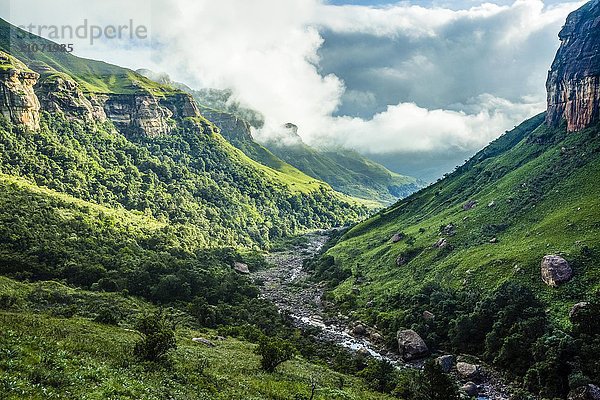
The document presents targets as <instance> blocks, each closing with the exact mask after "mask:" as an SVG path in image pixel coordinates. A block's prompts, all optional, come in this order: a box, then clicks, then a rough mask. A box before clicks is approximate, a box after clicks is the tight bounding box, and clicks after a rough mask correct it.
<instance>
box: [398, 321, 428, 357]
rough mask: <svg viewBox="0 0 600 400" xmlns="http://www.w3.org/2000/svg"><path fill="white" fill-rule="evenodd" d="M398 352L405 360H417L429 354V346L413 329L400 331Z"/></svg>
mask: <svg viewBox="0 0 600 400" xmlns="http://www.w3.org/2000/svg"><path fill="white" fill-rule="evenodd" d="M396 338H397V339H398V352H399V353H400V357H402V358H403V359H404V360H405V361H410V360H415V359H418V358H422V357H425V356H426V355H427V354H429V348H428V347H427V345H426V344H425V341H424V340H423V339H422V338H421V336H419V334H418V333H417V332H415V331H413V330H412V329H405V330H401V331H398V333H397V335H396Z"/></svg>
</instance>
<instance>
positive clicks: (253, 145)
mask: <svg viewBox="0 0 600 400" xmlns="http://www.w3.org/2000/svg"><path fill="white" fill-rule="evenodd" d="M201 109H202V110H204V111H203V114H205V115H207V116H208V118H209V119H211V120H213V119H214V121H213V123H214V124H215V125H216V126H217V127H219V125H220V124H219V121H220V120H222V119H229V118H231V119H235V118H237V117H236V116H234V115H232V114H229V113H227V112H225V111H219V110H214V109H211V108H209V107H206V106H204V105H202V106H201ZM235 129H236V131H235V132H232V131H227V130H226V129H224V128H223V127H219V133H220V134H221V135H222V136H223V137H224V138H225V139H226V140H227V142H228V143H229V144H230V145H231V146H233V147H235V148H236V149H238V150H240V151H241V153H242V154H243V158H244V159H246V160H250V161H251V162H253V163H254V164H255V166H256V167H257V168H259V169H261V170H263V171H265V172H266V173H267V174H268V175H269V176H271V177H274V178H277V179H279V180H280V181H282V182H283V183H285V184H287V185H288V186H290V187H291V188H292V189H295V190H298V191H300V192H309V191H311V190H315V189H317V188H319V187H326V188H331V186H330V185H329V183H326V181H324V180H321V179H319V178H318V177H316V176H315V175H311V176H309V175H310V174H309V175H307V174H306V173H305V172H303V171H301V170H299V169H298V168H296V167H294V166H292V165H290V164H288V163H287V162H285V161H283V160H282V159H281V158H279V157H278V156H276V155H275V154H273V153H272V152H271V151H270V150H269V149H267V148H266V147H264V146H263V145H261V144H259V143H257V142H255V141H254V140H253V139H252V137H251V135H250V133H249V132H247V131H245V130H244V131H240V130H241V129H244V128H243V127H241V126H237V127H236V128H235ZM338 168H339V167H338ZM382 168H383V167H382ZM399 176H400V175H399ZM403 178H404V177H403ZM334 190H338V191H339V192H340V193H337V194H336V195H337V196H338V197H339V198H340V199H342V200H343V201H348V202H351V203H355V204H361V205H365V206H367V207H369V208H373V209H375V208H381V203H380V202H379V199H378V196H379V195H378V194H377V193H371V194H372V195H373V197H370V196H369V195H366V196H365V195H364V193H362V194H360V192H359V191H356V192H355V193H349V192H347V191H343V190H339V189H336V188H334Z"/></svg>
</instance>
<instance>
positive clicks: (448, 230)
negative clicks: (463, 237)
mask: <svg viewBox="0 0 600 400" xmlns="http://www.w3.org/2000/svg"><path fill="white" fill-rule="evenodd" d="M442 234H444V235H446V236H454V235H456V227H455V226H454V224H448V225H446V226H445V227H444V228H442Z"/></svg>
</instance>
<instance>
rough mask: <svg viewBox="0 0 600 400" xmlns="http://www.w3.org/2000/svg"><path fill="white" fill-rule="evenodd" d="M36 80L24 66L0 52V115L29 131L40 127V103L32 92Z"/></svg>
mask: <svg viewBox="0 0 600 400" xmlns="http://www.w3.org/2000/svg"><path fill="white" fill-rule="evenodd" d="M38 78H39V75H38V74H37V73H35V72H33V71H31V70H29V69H28V68H27V67H26V66H25V64H23V63H21V62H19V61H18V60H16V59H15V58H13V57H11V56H9V55H8V54H6V53H3V52H0V113H2V115H4V116H5V117H6V118H8V119H9V120H10V121H12V122H13V123H15V124H20V125H24V126H26V127H27V128H29V129H31V130H36V129H38V128H39V126H40V115H39V110H40V102H39V101H38V98H37V97H36V95H35V93H34V91H33V86H34V85H35V84H36V82H37V80H38Z"/></svg>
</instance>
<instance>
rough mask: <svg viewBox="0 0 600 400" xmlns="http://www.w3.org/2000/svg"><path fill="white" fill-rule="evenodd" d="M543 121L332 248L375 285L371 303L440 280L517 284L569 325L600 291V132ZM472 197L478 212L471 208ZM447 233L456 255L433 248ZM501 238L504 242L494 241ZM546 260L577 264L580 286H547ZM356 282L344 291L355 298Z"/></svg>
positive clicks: (478, 286)
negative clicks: (450, 228)
mask: <svg viewBox="0 0 600 400" xmlns="http://www.w3.org/2000/svg"><path fill="white" fill-rule="evenodd" d="M542 118H543V115H542V116H537V117H534V118H533V119H531V120H529V121H526V122H524V123H523V124H522V125H521V126H519V127H517V128H516V129H515V130H513V131H511V132H509V133H507V134H506V135H504V136H502V137H501V138H499V139H498V140H496V141H495V142H494V143H492V144H491V145H490V146H489V147H487V148H486V149H484V150H483V151H481V152H480V153H479V154H477V155H476V156H475V157H473V159H472V160H470V161H469V162H468V163H467V164H465V165H464V166H463V167H461V168H459V169H458V170H457V171H456V172H454V173H453V174H451V175H450V176H449V177H447V178H445V179H443V180H441V181H439V182H438V183H436V184H434V185H432V186H430V187H428V188H426V189H424V190H422V191H420V192H418V193H416V194H414V195H413V196H411V197H409V198H408V199H405V200H402V201H400V202H398V203H397V204H396V205H394V206H393V207H391V208H389V209H387V210H385V211H383V212H381V213H379V214H378V215H376V216H375V217H373V218H371V219H369V220H367V221H365V222H363V223H361V224H359V225H358V226H356V227H355V228H354V229H352V230H350V231H349V232H348V233H347V234H346V235H345V237H344V238H343V239H342V241H341V242H340V243H338V244H337V245H336V246H335V247H333V248H332V249H331V250H329V252H328V254H330V255H332V256H334V257H335V260H336V263H337V264H339V265H341V266H342V267H343V268H346V269H352V270H353V274H354V275H357V274H360V275H363V274H364V275H366V276H367V277H368V278H369V279H370V281H371V284H369V285H365V286H363V287H362V291H361V298H362V299H363V300H366V299H369V298H371V297H375V298H378V299H379V300H381V301H384V299H385V298H386V296H388V295H391V294H393V293H395V292H405V293H406V292H412V291H417V290H418V289H419V288H420V287H422V286H423V285H425V284H427V283H432V282H439V283H441V284H443V285H446V286H449V287H452V288H455V289H459V290H460V289H466V288H470V289H475V290H478V291H481V292H489V291H492V290H494V289H495V288H496V287H498V286H499V285H500V284H501V283H502V282H504V281H507V280H514V281H518V282H521V283H523V284H525V285H527V286H528V287H530V288H532V289H533V290H534V291H535V292H536V293H537V294H538V295H539V296H540V297H541V298H542V299H543V300H544V301H546V302H547V303H548V304H550V305H551V306H552V311H553V312H554V313H555V314H554V315H555V316H556V317H557V319H561V320H562V319H564V318H565V317H566V314H567V310H568V307H569V306H571V305H572V304H574V303H576V302H578V301H581V299H582V298H584V297H585V295H586V294H587V293H592V292H594V291H596V290H598V289H600V280H599V279H598V278H599V276H600V267H599V266H598V264H597V263H596V262H595V261H594V260H595V257H594V256H596V257H597V255H598V254H599V252H600V247H599V245H598V237H599V233H600V214H599V212H598V210H599V209H600V186H598V184H597V182H598V179H600V157H598V152H599V151H600V138H599V132H600V127H599V126H595V127H591V128H589V129H586V130H585V131H582V132H579V133H573V134H570V135H567V134H566V133H565V131H564V128H561V129H555V130H550V129H548V128H547V127H546V126H545V125H541V126H540V124H541V123H542ZM471 199H473V200H476V201H477V202H478V205H477V207H476V208H474V209H472V210H469V211H464V210H463V209H462V205H463V204H464V203H465V202H467V201H468V200H471ZM491 202H494V206H491V207H489V206H488V204H489V203H491ZM450 223H452V224H454V225H455V227H456V235H455V236H448V235H442V234H441V233H440V226H445V225H447V224H450ZM400 231H402V232H404V233H406V234H407V235H408V236H409V237H411V238H413V239H414V240H403V241H401V242H399V243H397V244H392V243H391V241H390V240H389V239H390V237H391V236H392V235H393V234H395V233H396V232H400ZM442 236H443V237H446V238H447V240H448V242H449V243H450V244H451V245H452V246H453V249H452V250H451V251H449V250H445V249H442V250H440V249H434V248H433V247H432V245H433V244H434V243H435V242H436V241H437V240H438V239H439V238H440V237H442ZM493 238H496V239H497V240H498V243H495V244H494V243H490V240H491V239H493ZM411 243H412V244H411ZM409 252H413V254H417V255H416V257H414V258H413V259H412V260H410V262H409V263H408V264H406V265H403V266H400V267H398V266H396V263H395V260H396V258H397V257H398V256H399V255H400V254H408V253H409ZM546 254H562V255H564V257H565V258H567V259H568V260H569V261H570V262H571V264H572V266H573V267H574V270H575V277H574V278H573V280H572V281H571V282H569V283H568V284H565V285H563V286H560V287H559V288H550V287H548V286H546V285H545V284H543V283H542V281H541V279H540V260H541V258H542V257H543V256H544V255H546ZM353 279H354V278H350V279H349V280H347V281H346V282H344V283H343V284H341V285H340V286H339V287H338V288H337V290H336V294H337V295H338V296H340V295H343V294H347V293H348V292H349V291H350V289H351V288H352V284H353Z"/></svg>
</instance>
